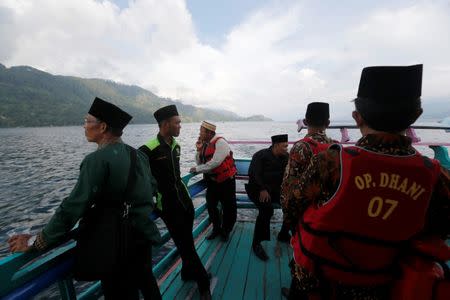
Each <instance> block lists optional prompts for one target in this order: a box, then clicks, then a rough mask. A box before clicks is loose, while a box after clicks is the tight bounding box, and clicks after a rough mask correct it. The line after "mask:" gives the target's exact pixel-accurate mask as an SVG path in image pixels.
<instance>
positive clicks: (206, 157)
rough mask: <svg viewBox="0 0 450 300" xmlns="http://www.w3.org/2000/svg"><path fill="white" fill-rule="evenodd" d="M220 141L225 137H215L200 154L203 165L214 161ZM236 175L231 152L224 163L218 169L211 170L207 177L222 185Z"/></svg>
mask: <svg viewBox="0 0 450 300" xmlns="http://www.w3.org/2000/svg"><path fill="white" fill-rule="evenodd" d="M219 139H223V137H220V136H218V137H214V138H213V139H212V140H211V141H210V142H209V143H208V144H207V146H206V147H205V148H204V149H203V151H202V152H201V153H200V161H201V162H202V163H206V162H208V161H210V160H211V159H212V157H213V155H214V152H215V151H216V143H217V141H218V140H219ZM224 140H225V139H224ZM236 173H237V169H236V165H235V164H234V159H233V151H230V153H229V154H228V155H227V157H225V159H224V160H223V161H222V163H221V164H220V165H219V166H218V167H216V168H214V169H213V170H211V172H210V173H208V174H207V176H208V177H209V178H211V179H212V180H214V181H216V182H219V183H220V182H224V181H225V180H227V179H228V178H230V177H233V176H234V175H236Z"/></svg>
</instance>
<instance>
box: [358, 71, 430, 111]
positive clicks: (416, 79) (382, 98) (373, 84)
mask: <svg viewBox="0 0 450 300" xmlns="http://www.w3.org/2000/svg"><path fill="white" fill-rule="evenodd" d="M422 70H423V65H413V66H377V67H367V68H364V69H363V70H362V73H361V80H360V81H359V88H358V97H359V98H365V99H370V100H372V101H378V102H391V101H392V100H395V101H402V102H403V101H411V100H415V99H418V98H419V97H420V96H421V94H422Z"/></svg>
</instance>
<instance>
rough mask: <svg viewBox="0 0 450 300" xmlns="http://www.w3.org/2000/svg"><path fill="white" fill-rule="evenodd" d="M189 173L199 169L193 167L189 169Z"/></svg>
mask: <svg viewBox="0 0 450 300" xmlns="http://www.w3.org/2000/svg"><path fill="white" fill-rule="evenodd" d="M189 173H197V169H196V168H195V167H192V168H190V169H189Z"/></svg>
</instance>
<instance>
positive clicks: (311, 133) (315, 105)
mask: <svg viewBox="0 0 450 300" xmlns="http://www.w3.org/2000/svg"><path fill="white" fill-rule="evenodd" d="M303 123H304V124H305V125H306V126H307V130H308V132H307V134H306V135H305V137H304V138H303V139H301V140H299V141H297V142H296V143H295V144H294V145H293V146H292V149H291V151H290V153H289V160H288V164H287V167H286V171H285V173H284V178H283V183H282V185H281V204H282V206H283V214H284V216H285V217H286V215H287V214H289V213H290V212H291V211H292V210H291V209H289V205H290V204H289V199H290V198H291V197H292V194H293V193H294V189H293V188H294V187H295V186H297V185H298V182H299V179H300V176H301V175H302V173H303V172H304V171H305V168H306V166H307V165H308V164H309V162H310V160H311V158H312V157H313V156H314V155H315V154H317V153H319V152H320V151H324V150H326V149H327V147H328V146H329V145H330V144H332V143H333V142H334V141H333V140H332V139H331V138H329V137H328V136H327V135H326V132H325V131H326V129H327V127H328V125H330V107H329V104H328V103H324V102H311V103H309V104H308V107H307V108H306V114H305V119H304V120H303Z"/></svg>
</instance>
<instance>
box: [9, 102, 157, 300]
mask: <svg viewBox="0 0 450 300" xmlns="http://www.w3.org/2000/svg"><path fill="white" fill-rule="evenodd" d="M130 120H131V116H130V115H129V114H127V113H126V112H124V111H123V110H121V109H120V108H118V107H117V106H115V105H113V104H111V103H108V102H106V101H104V100H102V99H100V98H95V100H94V102H93V103H92V106H91V108H90V109H89V113H88V114H87V115H86V117H85V119H84V130H85V135H86V139H87V140H88V142H93V143H96V144H97V145H98V149H97V150H96V151H94V152H92V153H90V154H89V155H87V156H86V157H85V158H84V159H83V162H82V163H81V166H80V175H79V177H78V181H77V184H76V185H75V187H74V189H73V190H72V192H71V193H70V195H69V197H67V198H65V199H64V200H63V202H62V203H61V205H60V206H59V207H58V209H57V210H56V212H55V214H54V215H53V216H52V218H51V219H50V221H49V223H48V224H47V225H46V226H45V227H44V228H43V229H42V231H41V232H40V233H39V234H38V235H37V236H34V237H31V236H30V235H17V236H13V237H11V239H10V240H9V244H10V249H11V251H13V252H18V251H29V250H33V249H35V250H45V249H48V248H49V247H51V246H53V245H55V244H57V243H58V242H59V241H61V240H62V239H63V238H64V236H66V235H67V233H68V232H69V231H70V230H71V229H72V228H73V226H74V225H75V224H76V223H77V221H78V220H79V219H80V218H81V221H80V226H79V228H80V229H81V228H82V227H83V226H84V228H85V229H86V230H87V231H89V232H92V230H93V228H92V227H90V226H95V225H99V224H98V223H96V222H95V221H94V222H93V224H94V225H92V222H90V221H92V220H93V218H88V216H94V218H95V219H99V218H97V216H98V213H99V214H101V213H102V211H104V214H107V213H108V214H109V213H112V212H113V211H112V210H107V209H108V208H110V207H114V206H116V205H121V204H122V203H123V201H124V200H127V201H128V202H129V204H130V205H131V206H130V207H129V208H128V209H129V214H128V215H129V219H130V221H131V222H130V223H131V224H132V225H133V226H132V230H131V232H130V234H131V237H132V238H131V239H130V241H129V243H128V244H127V245H122V246H125V247H129V250H128V251H131V250H130V249H134V250H133V251H132V252H131V253H130V252H129V253H128V254H129V255H128V256H127V260H126V261H125V263H124V264H123V265H121V267H120V268H116V269H114V270H113V271H112V273H111V274H110V275H108V276H107V277H105V278H103V279H101V283H102V289H103V294H104V296H105V299H106V300H109V299H139V293H138V291H139V290H140V291H141V292H142V294H143V295H144V299H152V300H153V299H161V295H160V293H159V289H158V285H157V283H156V280H155V277H154V276H153V273H152V255H151V253H152V252H151V251H152V244H154V243H157V242H159V241H160V235H159V231H158V229H157V227H156V225H155V223H154V222H153V221H152V220H151V219H150V218H149V216H150V214H151V212H152V211H153V202H152V200H151V198H152V196H151V195H152V194H153V192H154V191H155V189H156V186H155V182H154V178H153V176H152V174H151V172H150V170H149V168H148V160H147V158H146V157H145V155H143V154H142V153H140V152H139V151H137V150H135V149H133V148H132V147H130V146H128V145H126V144H124V143H123V142H122V139H121V136H122V130H123V128H124V127H125V126H126V125H127V124H128V122H129V121H130ZM133 153H135V155H136V156H134V155H133ZM132 155H133V156H132ZM132 157H134V158H132ZM132 165H134V167H135V170H130V168H131V166H132ZM132 172H134V176H133V175H131V174H132ZM128 174H130V177H132V176H133V178H134V179H133V180H130V179H129V178H128ZM127 181H129V182H130V181H132V182H133V184H132V188H131V190H130V191H129V192H128V193H127V194H125V195H126V196H128V197H126V198H127V199H122V197H121V196H122V195H124V193H125V191H127V187H128V184H129V183H127ZM118 196H119V197H118ZM121 202H122V203H121ZM115 203H116V204H115ZM96 207H97V209H96ZM109 220H111V218H109ZM103 227H104V226H103ZM103 227H102V228H103ZM111 227H112V225H111ZM83 232H85V231H83ZM122 237H123V236H122ZM96 238H98V239H101V237H96ZM32 239H35V241H34V243H30V242H31V241H32ZM101 240H102V241H105V239H101ZM107 246H108V247H109V246H110V245H107ZM111 246H112V245H111ZM77 247H78V245H77ZM77 247H76V248H75V251H77ZM88 250H90V251H89V252H90V254H92V253H95V252H96V251H102V252H101V253H100V254H96V255H95V256H97V257H98V256H99V255H100V256H101V255H102V254H103V253H104V249H102V250H99V249H88ZM111 251H112V252H114V250H113V249H111ZM108 252H109V251H108ZM108 254H109V253H105V254H104V255H106V256H108ZM78 263H80V264H83V265H86V264H87V262H84V261H80V262H78V261H77V262H76V264H75V269H77V264H78ZM111 263H113V261H111ZM89 267H92V266H91V265H88V267H87V268H89ZM93 271H98V270H93Z"/></svg>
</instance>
